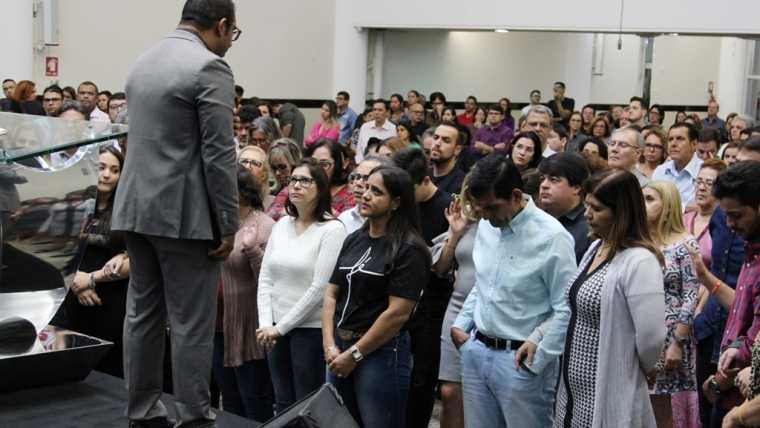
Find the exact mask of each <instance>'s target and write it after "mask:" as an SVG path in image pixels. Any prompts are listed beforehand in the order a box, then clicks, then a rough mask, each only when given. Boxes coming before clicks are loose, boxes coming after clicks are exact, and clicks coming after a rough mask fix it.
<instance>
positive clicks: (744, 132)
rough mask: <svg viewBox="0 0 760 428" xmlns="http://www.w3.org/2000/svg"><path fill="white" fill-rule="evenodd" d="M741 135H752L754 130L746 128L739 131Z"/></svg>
mask: <svg viewBox="0 0 760 428" xmlns="http://www.w3.org/2000/svg"><path fill="white" fill-rule="evenodd" d="M739 135H747V136H750V135H752V128H744V129H742V130H741V131H739Z"/></svg>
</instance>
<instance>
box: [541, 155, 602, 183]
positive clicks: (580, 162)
mask: <svg viewBox="0 0 760 428" xmlns="http://www.w3.org/2000/svg"><path fill="white" fill-rule="evenodd" d="M538 171H539V172H540V173H541V174H546V175H550V176H554V177H565V178H566V179H567V183H568V184H569V185H570V186H583V182H585V181H586V180H588V178H589V177H590V176H591V173H590V172H589V170H588V165H586V160H585V159H583V156H581V154H580V153H578V152H561V153H555V154H553V155H551V156H549V157H548V158H545V159H544V161H543V162H541V163H540V164H539V165H538Z"/></svg>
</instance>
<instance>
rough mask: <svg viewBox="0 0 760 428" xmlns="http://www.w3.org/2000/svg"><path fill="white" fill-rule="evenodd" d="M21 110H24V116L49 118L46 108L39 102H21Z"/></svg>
mask: <svg viewBox="0 0 760 428" xmlns="http://www.w3.org/2000/svg"><path fill="white" fill-rule="evenodd" d="M21 110H23V112H24V114H30V115H32V116H47V111H45V107H43V106H42V104H40V103H39V102H37V101H21Z"/></svg>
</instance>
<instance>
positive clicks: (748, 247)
mask: <svg viewBox="0 0 760 428" xmlns="http://www.w3.org/2000/svg"><path fill="white" fill-rule="evenodd" d="M758 253H760V238H757V239H755V240H754V241H746V242H744V261H745V263H752V261H753V260H756V259H757V255H758Z"/></svg>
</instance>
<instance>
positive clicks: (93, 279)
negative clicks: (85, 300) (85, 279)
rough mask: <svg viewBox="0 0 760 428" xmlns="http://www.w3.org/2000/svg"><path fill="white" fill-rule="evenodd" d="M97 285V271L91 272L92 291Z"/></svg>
mask: <svg viewBox="0 0 760 428" xmlns="http://www.w3.org/2000/svg"><path fill="white" fill-rule="evenodd" d="M95 286H97V284H96V283H95V272H92V273H91V274H90V291H93V290H95Z"/></svg>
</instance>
